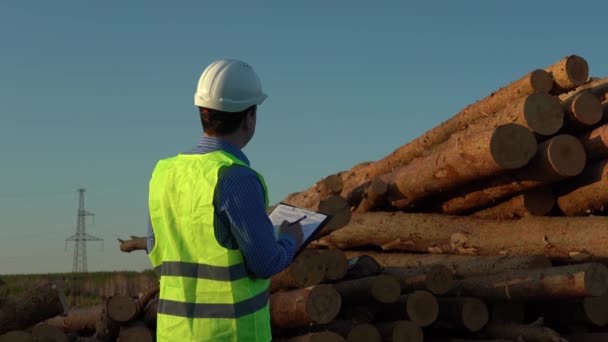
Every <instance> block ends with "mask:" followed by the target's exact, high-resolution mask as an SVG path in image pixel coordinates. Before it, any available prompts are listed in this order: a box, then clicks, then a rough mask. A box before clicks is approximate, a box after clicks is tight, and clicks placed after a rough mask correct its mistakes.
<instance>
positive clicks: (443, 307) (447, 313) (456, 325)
mask: <svg viewBox="0 0 608 342" xmlns="http://www.w3.org/2000/svg"><path fill="white" fill-rule="evenodd" d="M437 300H438V301H439V317H438V319H437V320H438V322H437V326H438V327H441V328H443V329H450V330H462V329H465V330H468V331H473V332H475V331H479V330H481V329H482V328H483V327H484V326H485V325H486V323H488V319H489V313H488V307H487V306H486V304H485V303H484V302H483V301H481V300H479V299H477V298H466V297H460V298H450V297H445V298H438V299H437Z"/></svg>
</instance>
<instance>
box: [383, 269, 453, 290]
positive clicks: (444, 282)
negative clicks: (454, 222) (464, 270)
mask: <svg viewBox="0 0 608 342" xmlns="http://www.w3.org/2000/svg"><path fill="white" fill-rule="evenodd" d="M384 273H385V274H389V275H392V276H393V277H395V278H397V279H399V281H400V283H401V290H402V291H404V292H411V291H415V290H429V291H431V292H432V293H434V294H436V295H442V294H446V293H447V292H448V291H450V290H451V289H452V287H454V285H455V284H456V283H455V282H454V273H453V272H452V270H451V269H450V268H448V267H447V266H444V265H429V266H419V267H407V266H400V267H394V266H389V267H385V268H384Z"/></svg>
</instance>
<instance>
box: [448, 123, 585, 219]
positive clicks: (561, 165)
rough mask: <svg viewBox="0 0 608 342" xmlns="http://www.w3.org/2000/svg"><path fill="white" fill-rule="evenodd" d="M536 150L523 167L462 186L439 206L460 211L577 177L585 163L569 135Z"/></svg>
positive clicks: (583, 157)
mask: <svg viewBox="0 0 608 342" xmlns="http://www.w3.org/2000/svg"><path fill="white" fill-rule="evenodd" d="M538 152H539V153H538V154H537V155H536V156H535V157H534V159H533V160H532V161H531V162H530V164H528V165H527V166H526V167H524V168H521V169H519V170H516V171H513V172H511V173H504V174H502V175H500V176H498V177H495V178H492V179H490V180H489V181H487V182H479V183H477V185H475V186H473V187H471V188H468V189H464V190H463V191H462V192H461V193H460V194H459V195H457V196H455V197H453V198H451V199H449V200H447V201H445V202H444V203H443V204H442V205H441V210H442V212H443V213H444V214H461V213H464V212H466V211H469V210H471V209H474V208H479V207H483V206H487V205H490V204H492V203H493V202H495V201H497V200H500V199H502V198H504V197H506V196H509V195H513V194H516V193H519V192H522V191H525V190H529V189H532V188H536V187H540V186H544V185H548V184H552V183H554V182H557V181H559V180H562V179H565V178H567V177H573V176H577V175H578V174H580V173H581V172H582V171H583V169H584V167H585V164H586V154H585V150H584V148H583V146H582V144H581V142H580V141H579V140H578V139H577V138H575V137H573V136H571V135H567V134H561V135H558V136H555V137H553V138H551V139H549V140H547V141H545V142H543V143H542V144H541V145H540V146H539V149H538Z"/></svg>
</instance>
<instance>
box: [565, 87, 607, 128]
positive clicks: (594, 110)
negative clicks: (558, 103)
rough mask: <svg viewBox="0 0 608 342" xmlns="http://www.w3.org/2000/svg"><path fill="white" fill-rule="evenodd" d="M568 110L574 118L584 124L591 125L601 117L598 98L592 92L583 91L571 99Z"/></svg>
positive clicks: (601, 110)
mask: <svg viewBox="0 0 608 342" xmlns="http://www.w3.org/2000/svg"><path fill="white" fill-rule="evenodd" d="M569 112H570V113H571V114H572V116H573V118H574V120H575V121H576V122H579V123H581V124H583V125H586V126H592V125H595V124H596V123H598V122H600V120H601V119H602V114H603V109H602V104H601V102H600V100H599V99H598V98H597V97H595V96H594V95H593V94H591V93H588V92H584V93H582V94H580V95H578V96H576V98H575V99H574V100H573V101H572V104H571V105H570V108H569Z"/></svg>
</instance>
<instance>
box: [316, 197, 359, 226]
mask: <svg viewBox="0 0 608 342" xmlns="http://www.w3.org/2000/svg"><path fill="white" fill-rule="evenodd" d="M319 211H320V212H322V213H324V214H327V215H331V218H330V220H329V222H327V225H326V228H327V229H329V230H331V231H333V230H336V229H340V228H342V227H344V226H346V225H347V224H348V222H350V218H351V212H350V207H349V205H348V202H346V200H345V199H344V198H342V197H341V196H337V195H334V196H330V197H329V198H327V199H325V200H322V201H321V202H320V203H319Z"/></svg>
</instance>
